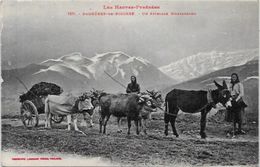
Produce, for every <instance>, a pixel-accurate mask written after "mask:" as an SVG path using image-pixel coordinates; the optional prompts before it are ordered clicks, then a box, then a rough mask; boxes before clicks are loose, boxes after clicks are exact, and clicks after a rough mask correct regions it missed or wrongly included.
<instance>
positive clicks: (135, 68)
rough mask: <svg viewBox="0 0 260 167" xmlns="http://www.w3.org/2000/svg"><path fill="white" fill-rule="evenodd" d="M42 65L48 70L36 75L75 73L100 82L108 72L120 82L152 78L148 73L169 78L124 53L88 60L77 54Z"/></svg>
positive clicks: (101, 55)
mask: <svg viewBox="0 0 260 167" xmlns="http://www.w3.org/2000/svg"><path fill="white" fill-rule="evenodd" d="M41 65H45V66H48V68H47V69H42V70H40V71H38V72H36V73H34V75H38V74H41V73H46V72H53V71H55V72H59V73H61V74H63V75H66V76H68V74H69V73H72V72H75V73H77V74H80V75H82V76H84V77H86V79H95V80H100V79H104V78H107V77H108V76H107V75H106V74H105V72H107V73H109V74H110V75H111V76H113V77H115V78H117V79H120V80H125V79H127V80H129V77H130V76H131V75H135V76H137V78H140V79H141V78H142V77H144V76H145V75H147V76H150V74H148V73H151V74H153V75H154V74H158V75H159V77H160V78H162V77H164V78H165V79H167V78H168V77H167V76H166V75H164V74H162V73H161V72H160V71H159V70H158V69H157V68H156V67H155V66H153V65H152V64H151V63H150V62H149V61H147V60H145V59H143V58H140V57H134V56H129V55H127V54H125V53H123V52H108V53H103V54H97V55H96V56H94V57H92V58H86V57H84V56H82V55H81V54H80V53H77V52H76V53H71V54H68V55H65V56H62V57H61V58H58V59H49V60H46V61H43V62H42V63H41ZM153 72H155V73H153ZM144 73H145V75H144ZM158 75H156V76H158ZM145 78H146V77H145ZM152 78H153V77H152ZM146 79H147V78H146ZM168 80H169V79H168Z"/></svg>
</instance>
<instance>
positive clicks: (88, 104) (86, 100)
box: [78, 93, 94, 111]
mask: <svg viewBox="0 0 260 167" xmlns="http://www.w3.org/2000/svg"><path fill="white" fill-rule="evenodd" d="M92 109H94V106H93V105H92V101H91V97H90V96H89V94H87V93H83V95H81V96H80V97H79V102H78V110H79V111H84V110H92Z"/></svg>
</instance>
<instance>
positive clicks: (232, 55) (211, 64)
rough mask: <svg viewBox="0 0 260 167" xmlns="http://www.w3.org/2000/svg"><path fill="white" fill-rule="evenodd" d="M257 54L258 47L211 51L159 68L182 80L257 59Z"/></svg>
mask: <svg viewBox="0 0 260 167" xmlns="http://www.w3.org/2000/svg"><path fill="white" fill-rule="evenodd" d="M258 55H259V50H258V49H250V50H242V51H234V52H217V51H212V52H206V53H198V54H196V55H192V56H189V57H186V58H184V59H181V60H179V61H176V62H173V63H171V64H169V65H166V66H162V67H160V68H159V69H160V70H161V71H162V72H163V73H165V74H166V75H168V76H170V77H171V78H174V79H175V80H177V81H179V82H182V81H186V80H190V79H193V78H196V77H199V76H202V75H204V74H208V73H211V72H214V71H217V70H220V69H223V68H227V67H232V66H239V65H243V64H245V63H247V62H248V61H251V60H254V59H258Z"/></svg>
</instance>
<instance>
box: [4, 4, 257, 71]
mask: <svg viewBox="0 0 260 167" xmlns="http://www.w3.org/2000/svg"><path fill="white" fill-rule="evenodd" d="M158 1H159V0H158ZM158 1H152V2H151V1H145V2H142V3H141V2H140V0H138V1H126V0H122V1H121V2H120V1H118V0H117V1H111V2H108V1H85V2H83V1H82V2H75V1H56V2H52V1H45V2H43V1H42V2H40V1H37V2H30V1H29V2H24V1H20V2H16V1H4V3H3V9H4V12H3V13H4V19H3V22H4V27H3V32H2V65H3V67H4V68H6V67H7V65H8V62H9V65H10V66H11V67H21V66H25V65H28V64H30V63H39V62H41V61H43V60H45V59H47V58H58V57H60V56H62V55H64V54H68V53H71V52H81V53H82V54H83V55H84V56H86V57H92V56H94V55H95V53H103V52H108V51H123V52H125V53H127V54H129V55H132V56H140V57H143V58H145V59H147V60H149V61H150V62H151V63H153V64H154V65H155V66H158V67H159V66H162V65H166V64H169V63H171V62H173V61H176V60H179V59H181V58H183V57H186V56H190V55H192V54H196V53H198V52H208V51H212V50H217V51H232V50H241V49H250V48H257V47H258V3H257V2H235V1H233V2H232V1H231V2H221V1H219V2H205V1H204V2H183V1H179V2H170V1H161V2H158ZM127 2H128V3H127ZM130 2H132V3H130ZM104 4H112V5H117V4H120V5H136V4H142V5H160V7H161V11H169V12H171V11H173V12H196V13H197V15H196V16H140V15H138V16H130V17H127V16H121V17H120V16H105V17H100V16H99V17H93V16H68V15H67V12H69V11H75V12H77V13H78V12H84V11H90V10H91V11H100V10H101V9H102V5H104Z"/></svg>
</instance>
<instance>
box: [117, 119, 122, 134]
mask: <svg viewBox="0 0 260 167" xmlns="http://www.w3.org/2000/svg"><path fill="white" fill-rule="evenodd" d="M121 123H122V121H121V117H117V127H118V129H117V132H118V133H121V132H122V129H121V127H120V125H121Z"/></svg>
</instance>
